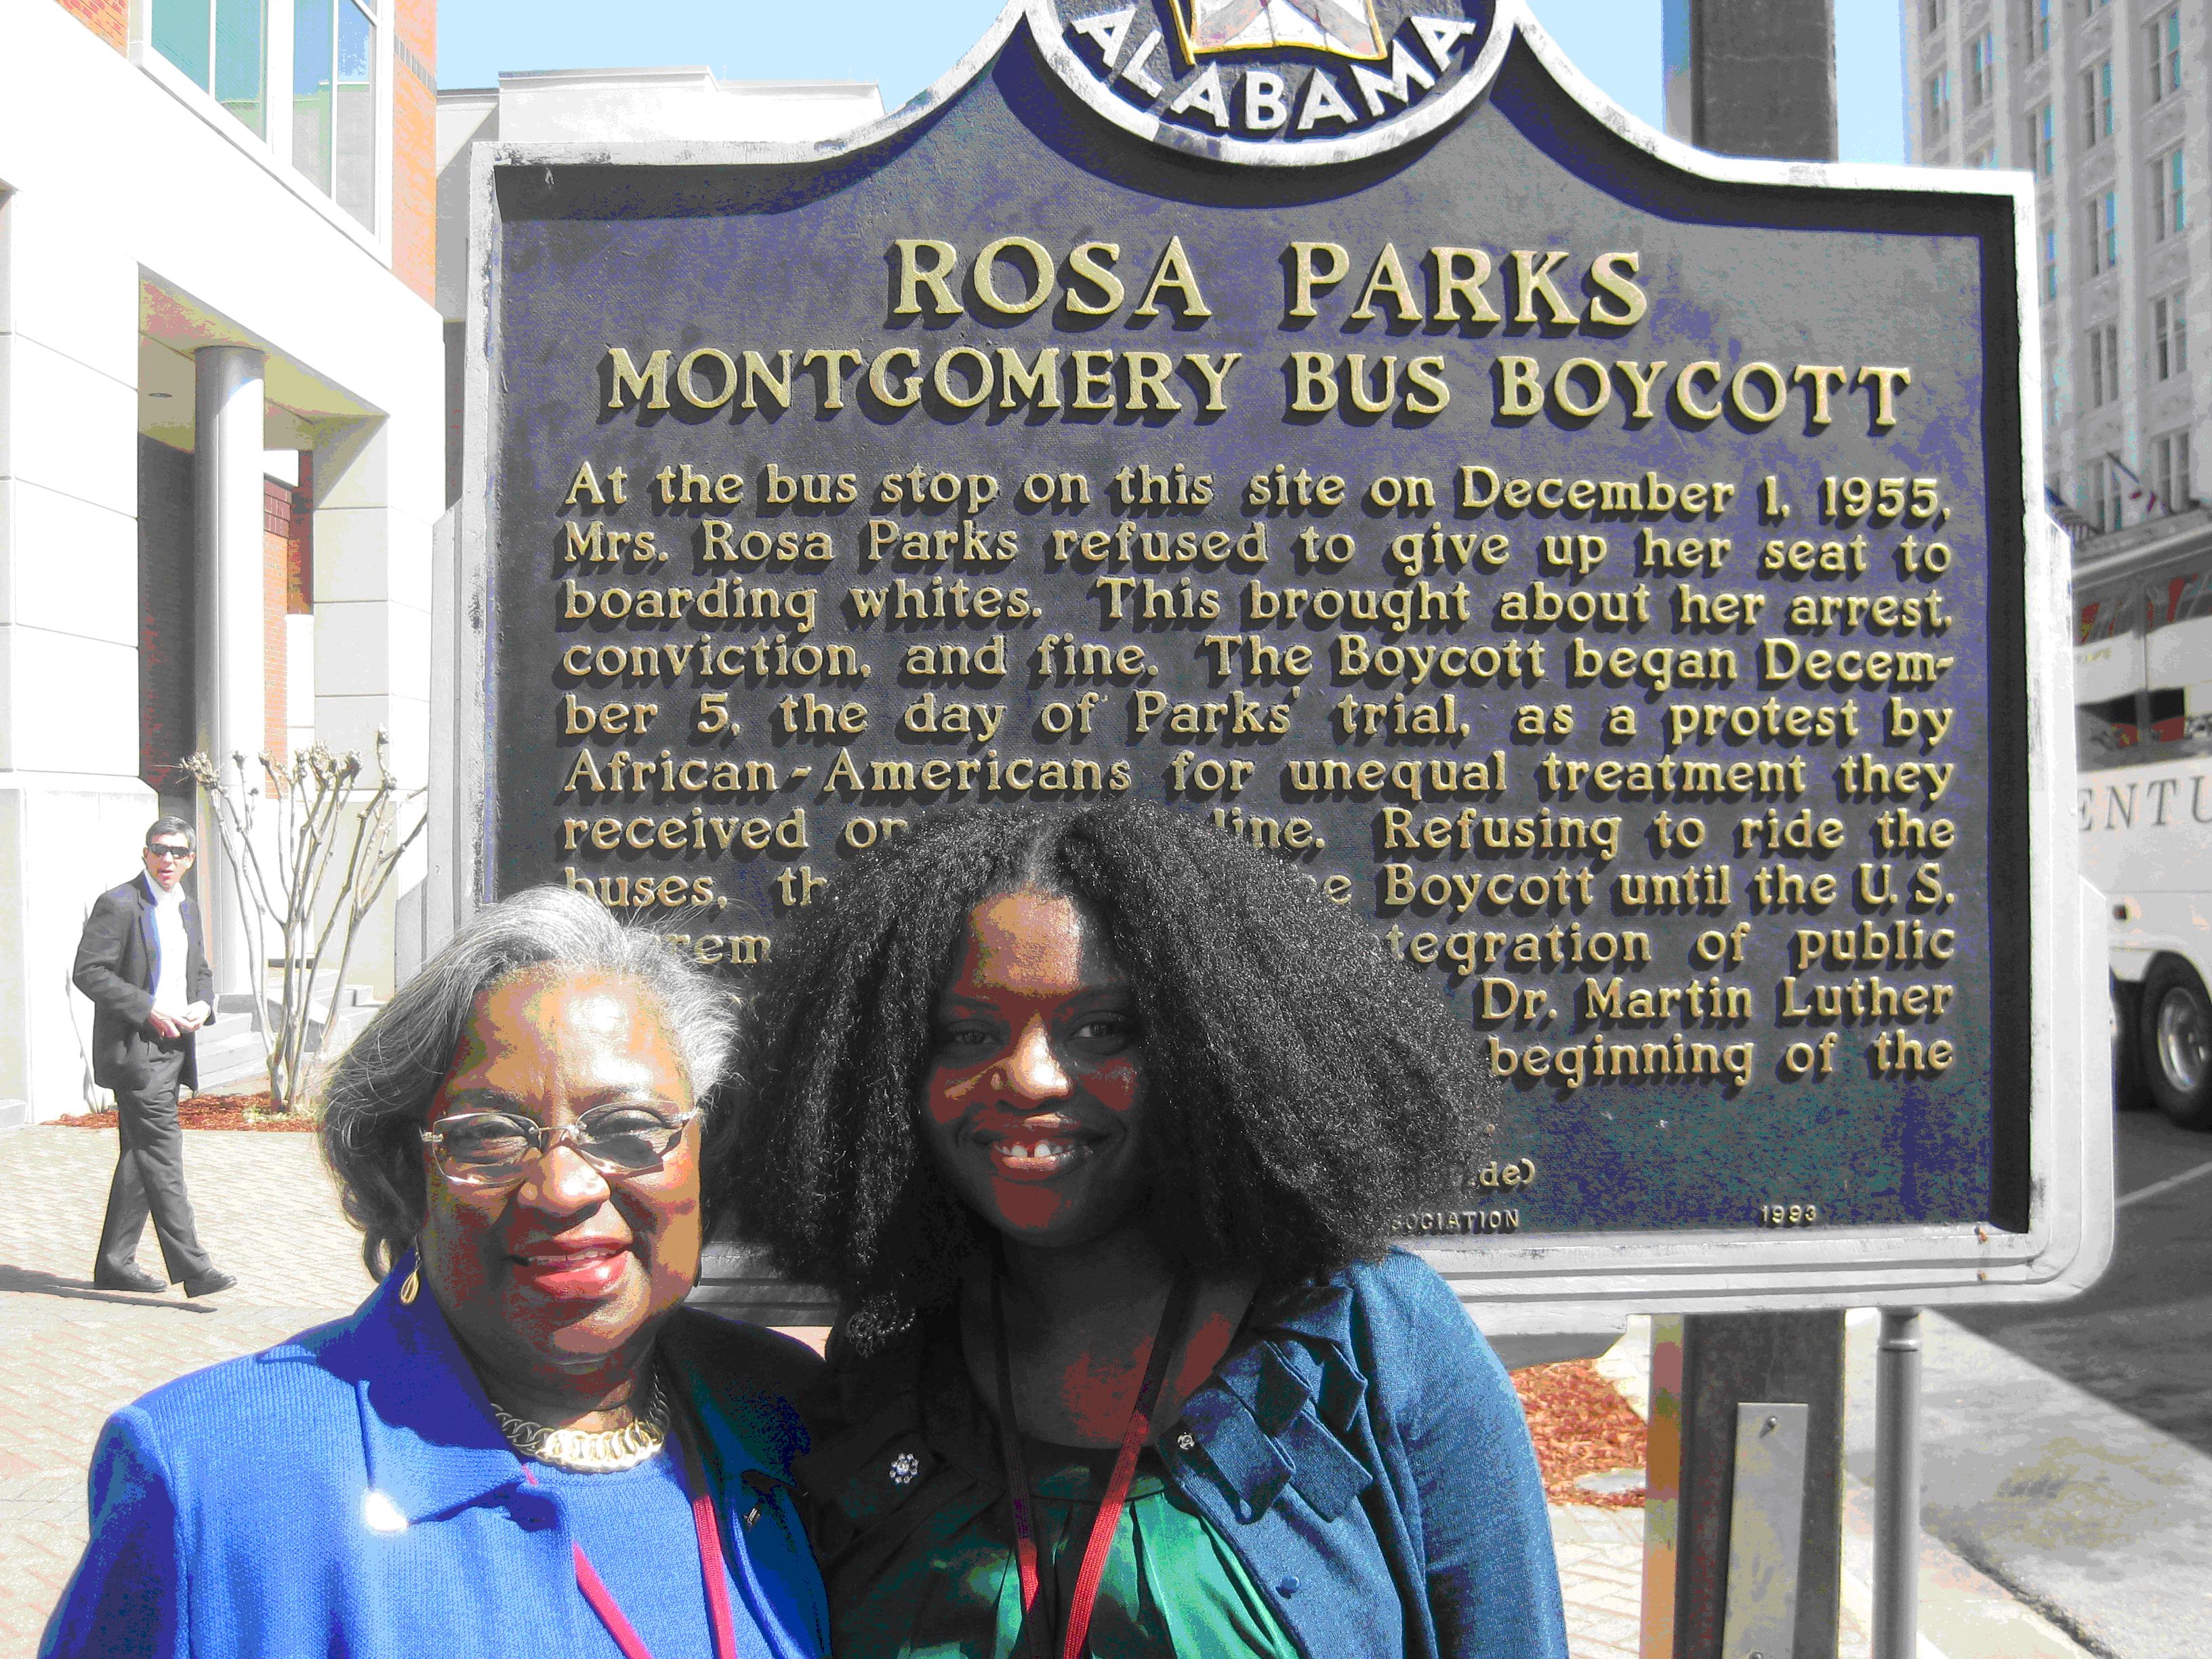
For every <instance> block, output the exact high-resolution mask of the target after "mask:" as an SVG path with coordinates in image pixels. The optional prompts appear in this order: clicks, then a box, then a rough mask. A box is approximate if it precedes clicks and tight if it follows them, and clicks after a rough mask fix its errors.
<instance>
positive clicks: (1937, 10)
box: [1920, 0, 1943, 34]
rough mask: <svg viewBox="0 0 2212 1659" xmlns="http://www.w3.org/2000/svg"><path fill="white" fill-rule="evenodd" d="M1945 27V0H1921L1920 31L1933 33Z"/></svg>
mask: <svg viewBox="0 0 2212 1659" xmlns="http://www.w3.org/2000/svg"><path fill="white" fill-rule="evenodd" d="M1942 27H1943V0H1920V32H1921V33H1923V34H1933V33H1936V30H1937V29H1940V28H1942Z"/></svg>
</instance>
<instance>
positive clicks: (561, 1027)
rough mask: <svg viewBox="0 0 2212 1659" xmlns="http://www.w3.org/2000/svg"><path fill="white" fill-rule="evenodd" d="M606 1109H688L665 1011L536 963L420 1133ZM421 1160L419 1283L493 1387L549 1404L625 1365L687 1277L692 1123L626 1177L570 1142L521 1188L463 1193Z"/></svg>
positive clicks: (549, 1120)
mask: <svg viewBox="0 0 2212 1659" xmlns="http://www.w3.org/2000/svg"><path fill="white" fill-rule="evenodd" d="M616 1104H620V1105H628V1106H642V1107H645V1108H647V1109H651V1110H654V1111H658V1112H659V1113H660V1114H662V1115H664V1116H665V1117H668V1118H671V1119H673V1118H675V1117H677V1116H678V1115H681V1114H682V1113H684V1112H685V1111H688V1110H689V1109H690V1106H691V1091H690V1087H689V1086H688V1085H686V1084H685V1082H684V1068H683V1066H682V1064H681V1063H680V1061H679V1060H678V1054H677V1048H676V1042H675V1039H674V1037H673V1036H671V1034H670V1032H669V1030H668V1027H667V1024H666V1022H665V1020H664V1019H663V1018H662V1017H661V1015H660V1012H659V1009H658V1007H657V1006H655V1005H654V1003H653V1000H652V999H651V997H650V996H649V995H647V994H646V993H645V992H644V991H643V990H642V989H641V987H639V986H638V985H636V984H635V983H634V982H632V981H628V980H623V979H615V978H610V977H608V976H606V975H598V974H570V973H567V972H563V971H562V970H559V969H531V970H528V971H526V972H524V973H521V974H518V975H514V976H513V977H512V978H509V979H507V980H503V981H501V982H499V983H498V984H496V985H495V986H493V987H491V988H490V989H489V991H486V992H484V993H483V994H481V995H480V996H478V997H477V1002H476V1007H475V1010H474V1012H473V1014H472V1016H471V1019H470V1021H469V1024H468V1026H467V1029H466V1030H464V1031H463V1033H462V1036H461V1042H460V1046H459V1049H458V1050H457V1051H456V1053H455V1054H454V1056H453V1065H452V1066H450V1067H449V1068H448V1069H447V1073H446V1079H445V1081H444V1083H443V1084H441V1085H440V1087H439V1090H438V1093H437V1096H436V1097H435V1099H434V1100H433V1101H432V1102H431V1105H430V1114H429V1120H428V1127H431V1128H434V1129H435V1128H436V1127H437V1126H438V1124H439V1122H440V1121H441V1120H442V1119H445V1118H447V1117H449V1116H453V1115H457V1114H459V1113H464V1112H486V1111H495V1112H505V1113H507V1114H510V1115H513V1116H516V1117H521V1118H527V1119H530V1120H532V1121H535V1122H538V1123H542V1124H544V1125H546V1126H548V1127H555V1126H558V1125H561V1124H566V1123H570V1122H573V1121H574V1120H575V1119H577V1118H578V1117H580V1116H581V1115H584V1114H585V1113H586V1112H589V1111H591V1110H592V1109H594V1108H598V1107H605V1106H609V1105H616ZM422 1155H423V1158H424V1175H425V1177H426V1180H427V1183H428V1205H427V1208H426V1212H425V1216H424V1220H423V1227H422V1272H423V1273H424V1275H425V1277H426V1278H427V1279H428V1280H429V1282H430V1285H431V1288H432V1291H434V1293H435V1295H436V1297H437V1298H438V1303H439V1305H440V1306H441V1308H442V1309H444V1310H445V1312H446V1316H447V1319H448V1320H450V1321H451V1322H452V1323H453V1328H454V1329H455V1331H456V1332H457V1333H458V1334H459V1335H460V1337H461V1340H462V1341H463V1343H464V1345H465V1346H466V1347H467V1348H468V1349H469V1351H470V1353H471V1356H472V1357H473V1358H475V1359H476V1360H477V1364H478V1365H479V1366H480V1367H481V1368H484V1369H486V1370H488V1371H489V1373H490V1375H487V1376H486V1378H485V1380H486V1383H487V1386H492V1385H493V1384H494V1383H495V1379H496V1380H500V1381H504V1382H506V1383H508V1384H509V1385H510V1386H511V1387H515V1388H520V1389H524V1390H532V1389H535V1390H538V1391H542V1392H544V1393H547V1394H550V1395H559V1394H562V1393H563V1392H565V1391H566V1389H565V1387H564V1379H568V1380H582V1379H586V1378H589V1377H592V1376H596V1375H598V1374H599V1373H602V1372H604V1371H605V1370H606V1369H607V1368H608V1367H609V1366H610V1364H613V1365H616V1366H618V1367H619V1366H627V1365H629V1364H635V1363H636V1362H637V1361H639V1360H640V1359H641V1358H643V1356H644V1353H645V1352H646V1351H647V1349H648V1348H649V1347H650V1346H651V1344H652V1340H653V1333H654V1331H655V1330H656V1329H657V1328H658V1327H659V1322H660V1321H661V1320H662V1319H663V1318H665V1316H667V1315H668V1314H670V1313H672V1312H673V1311H674V1310H675V1309H676V1308H677V1306H678V1304H680V1303H681V1302H682V1301H683V1299H684V1295H685V1293H686V1292H687V1291H690V1289H691V1287H692V1285H695V1284H696V1282H697V1280H698V1277H699V1246H700V1219H699V1125H698V1123H697V1122H696V1121H694V1122H692V1123H691V1124H690V1126H689V1127H687V1128H686V1129H685V1130H684V1135H683V1139H680V1140H679V1141H678V1142H677V1144H676V1146H674V1148H673V1149H672V1150H671V1152H669V1153H668V1155H667V1157H666V1158H665V1159H663V1160H662V1162H661V1163H660V1164H659V1167H658V1168H655V1169H652V1170H647V1171H645V1172H643V1173H641V1174H637V1175H626V1176H615V1177H610V1176H606V1175H603V1174H602V1173H601V1172H600V1171H599V1170H597V1169H595V1168H593V1167H592V1165H591V1164H587V1163H586V1162H585V1161H584V1159H583V1158H581V1157H580V1156H579V1155H578V1153H577V1152H576V1149H575V1147H574V1146H573V1145H568V1144H565V1143H564V1144H562V1145H558V1146H555V1147H554V1148H553V1149H552V1150H551V1151H550V1152H548V1153H546V1154H545V1155H544V1157H542V1158H532V1159H528V1160H527V1161H526V1164H525V1165H524V1168H523V1170H522V1175H521V1178H520V1180H518V1181H514V1182H512V1183H510V1184H507V1185H504V1186H500V1185H486V1186H471V1185H468V1184H466V1183H465V1182H458V1181H455V1180H454V1179H453V1178H451V1177H449V1176H448V1175H447V1172H446V1170H445V1169H444V1167H443V1166H442V1165H441V1163H440V1162H439V1160H438V1158H436V1157H435V1155H434V1154H433V1152H432V1151H431V1149H430V1148H429V1147H428V1146H425V1147H424V1148H423V1151H422ZM494 1392H495V1394H496V1392H497V1389H496V1388H495V1389H494Z"/></svg>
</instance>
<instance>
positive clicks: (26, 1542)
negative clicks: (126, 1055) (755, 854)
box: [0, 1127, 1644, 1659]
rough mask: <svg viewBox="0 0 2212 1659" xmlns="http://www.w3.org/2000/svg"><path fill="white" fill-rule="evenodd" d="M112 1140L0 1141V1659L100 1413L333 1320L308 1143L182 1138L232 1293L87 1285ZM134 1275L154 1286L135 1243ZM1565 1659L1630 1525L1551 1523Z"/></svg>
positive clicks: (41, 1592) (226, 1136) (341, 1271)
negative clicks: (2, 1586) (141, 1292)
mask: <svg viewBox="0 0 2212 1659" xmlns="http://www.w3.org/2000/svg"><path fill="white" fill-rule="evenodd" d="M114 1165H115V1135H114V1132H113V1131H112V1130H98V1129H59V1128H51V1127H34V1128H27V1129H13V1130H6V1131H0V1427H4V1429H5V1434H4V1436H0V1562H5V1563H6V1564H7V1574H8V1589H7V1594H6V1595H5V1596H3V1597H0V1659H30V1656H31V1655H33V1653H34V1652H35V1651H36V1649H37V1646H38V1641H39V1636H40V1632H42V1631H43V1630H44V1629H45V1628H46V1615H47V1613H49V1612H50V1611H51V1610H52V1606H53V1603H54V1601H55V1600H56V1599H57V1598H58V1596H59V1595H60V1594H61V1590H62V1587H63V1585H64V1583H67V1582H68V1578H69V1574H70V1569H71V1568H72V1567H73V1566H75V1565H76V1558H77V1556H78V1554H79V1553H80V1552H81V1551H82V1549H83V1547H84V1537H85V1510H84V1474H85V1468H86V1466H87V1464H88V1462H90V1460H91V1456H92V1448H93V1443H94V1440H95V1439H96V1438H97V1437H98V1436H99V1433H100V1425H101V1424H102V1423H103V1422H104V1421H106V1418H107V1415H108V1413H110V1412H112V1411H113V1410H114V1409H115V1408H116V1407H118V1406H121V1405H123V1404H125V1403H126V1402H127V1401H131V1400H133V1399H135V1398H136V1397H137V1396H138V1395H141V1394H143V1393H144V1392H146V1390H147V1389H151V1388H154V1387H155V1386H156V1385H157V1384H159V1383H165V1382H167V1381H168V1380H169V1379H170V1378H172V1377H175V1376H182V1375H183V1374H184V1373H185V1372H186V1371H191V1370H198V1369H199V1368H200V1367H202V1366H204V1365H212V1364H216V1362H217V1361H219V1360H223V1359H228V1358H234V1357H235V1356H237V1355H239V1354H245V1353H252V1352H255V1351H257V1350H258V1349H261V1348H265V1347H267V1346H270V1344H272V1343H275V1342H278V1341H281V1340H283V1339H284V1338H285V1337H288V1336H289V1335H291V1334H293V1333H294V1332H295V1331H297V1330H301V1329H302V1328H306V1327H307V1326H309V1325H315V1324H319V1323H321V1322H323V1321H325V1320H327V1319H331V1318H335V1317H336V1316H339V1315H341V1314H343V1313H346V1312H348V1311H349V1310H351V1309H352V1308H353V1307H354V1306H355V1305H356V1304H357V1303H358V1302H359V1301H360V1300H361V1298H362V1297H363V1296H364V1295H366V1294H367V1293H368V1276H367V1274H366V1273H364V1271H363V1270H362V1265H361V1258H360V1255H359V1254H358V1236H357V1235H356V1233H355V1231H353V1228H352V1227H351V1226H350V1225H349V1224H348V1223H347V1222H346V1220H345V1218H344V1217H343V1215H341V1214H340V1213H339V1211H338V1206H337V1195H336V1194H335V1193H334V1192H333V1190H332V1188H331V1181H330V1177H329V1176H328V1175H327V1174H326V1173H325V1170H324V1169H323V1166H322V1164H321V1161H320V1159H319V1157H318V1156H317V1154H316V1151H315V1144H314V1140H313V1137H312V1136H308V1135H297V1134H266V1133H223V1132H220V1131H212V1130H188V1131H186V1132H185V1179H186V1182H187V1183H188V1185H189V1187H190V1190H191V1195H192V1203H193V1206H194V1208H195V1209H196V1210H197V1212H198V1218H199V1228H200V1238H201V1240H202V1242H203V1243H205V1244H206V1246H207V1248H208V1253H209V1254H210V1255H211V1256H213V1257H214V1259H215V1261H216V1265H217V1266H218V1267H222V1268H223V1269H224V1270H225V1271H226V1272H228V1273H235V1274H237V1275H238V1280H239V1283H238V1288H237V1289H236V1290H234V1291H226V1292H224V1293H223V1294H222V1296H220V1297H216V1298H215V1299H214V1300H213V1301H212V1302H208V1303H197V1302H187V1301H185V1299H184V1298H183V1297H182V1296H181V1295H180V1294H179V1292H177V1291H174V1290H172V1291H170V1292H169V1294H168V1295H167V1296H166V1297H137V1296H125V1295H120V1294H116V1293H112V1292H109V1291H97V1290H94V1288H93V1286H92V1255H93V1247H94V1243H95V1241H96V1239H97V1237H98V1234H99V1231H100V1216H101V1213H102V1212H103V1210H104V1208H105V1206H106V1201H107V1182H108V1176H109V1175H110V1174H111V1173H112V1170H113V1169H114ZM139 1263H140V1265H141V1266H142V1267H147V1268H148V1269H149V1271H153V1272H156V1273H158V1272H159V1271H160V1259H159V1253H158V1249H157V1247H156V1246H155V1243H154V1238H153V1235H152V1232H151V1230H150V1229H149V1231H148V1233H147V1237H146V1241H145V1243H144V1244H143V1246H142V1247H141V1249H140V1251H139ZM1552 1530H1553V1539H1554V1540H1555V1541H1556V1542H1557V1545H1558V1547H1559V1566H1560V1572H1561V1577H1562V1581H1563V1588H1564V1589H1565V1594H1566V1601H1567V1622H1568V1631H1569V1634H1570V1637H1571V1642H1572V1645H1573V1650H1574V1659H1635V1655H1636V1641H1637V1609H1638V1595H1639V1590H1638V1585H1639V1583H1640V1574H1641V1571H1642V1565H1643V1537H1644V1516H1643V1512H1642V1511H1641V1510H1598V1509H1589V1508H1583V1507H1580V1506H1568V1507H1555V1508H1554V1509H1553V1511H1552Z"/></svg>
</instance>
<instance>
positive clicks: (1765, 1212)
mask: <svg viewBox="0 0 2212 1659" xmlns="http://www.w3.org/2000/svg"><path fill="white" fill-rule="evenodd" d="M1819 1223H1820V1206H1819V1205H1817V1204H1762V1205H1760V1206H1759V1225H1761V1226H1762V1227H1811V1226H1816V1225H1819Z"/></svg>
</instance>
